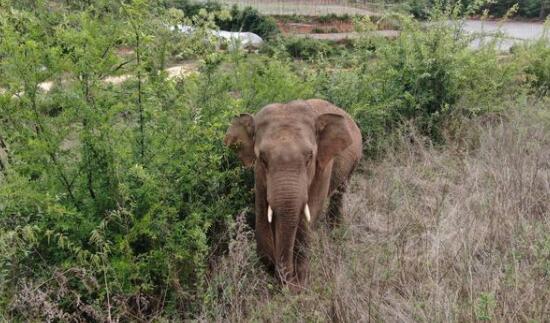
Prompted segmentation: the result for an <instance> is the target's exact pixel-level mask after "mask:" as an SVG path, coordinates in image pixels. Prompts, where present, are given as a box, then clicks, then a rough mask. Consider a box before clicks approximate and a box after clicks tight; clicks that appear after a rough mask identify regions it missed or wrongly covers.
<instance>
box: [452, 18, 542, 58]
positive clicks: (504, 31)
mask: <svg viewBox="0 0 550 323" xmlns="http://www.w3.org/2000/svg"><path fill="white" fill-rule="evenodd" d="M463 28H464V31H466V32H468V33H472V34H483V35H486V36H484V37H481V38H479V39H477V40H475V41H474V42H473V43H472V47H479V46H480V43H481V42H482V41H488V40H493V39H494V38H495V37H496V36H498V35H500V36H501V37H502V38H501V39H500V40H499V43H498V47H499V48H500V49H501V50H504V51H507V50H509V49H510V48H511V47H512V46H513V45H515V44H519V43H524V42H526V41H533V40H538V39H540V38H541V37H545V38H546V39H548V40H549V41H550V34H549V33H548V32H546V33H545V32H544V25H543V24H542V23H536V22H518V21H509V22H504V23H500V22H497V21H480V20H466V21H465V22H464V25H463Z"/></svg>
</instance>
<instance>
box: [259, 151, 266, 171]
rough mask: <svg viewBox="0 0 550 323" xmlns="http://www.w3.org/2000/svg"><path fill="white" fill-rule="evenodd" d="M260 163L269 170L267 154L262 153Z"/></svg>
mask: <svg viewBox="0 0 550 323" xmlns="http://www.w3.org/2000/svg"><path fill="white" fill-rule="evenodd" d="M260 162H261V163H262V165H263V166H264V167H265V168H267V158H265V154H262V153H260Z"/></svg>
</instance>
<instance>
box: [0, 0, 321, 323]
mask: <svg viewBox="0 0 550 323" xmlns="http://www.w3.org/2000/svg"><path fill="white" fill-rule="evenodd" d="M149 5H150V4H149V3H147V2H145V1H136V2H134V3H133V4H132V5H125V6H123V7H122V10H123V11H122V13H121V14H120V16H118V15H117V16H116V17H115V16H112V15H109V14H105V13H101V14H98V13H97V12H95V11H94V10H93V8H90V9H87V10H85V11H82V12H71V13H70V14H67V15H66V16H65V17H62V18H61V19H60V22H61V23H60V24H59V25H56V26H49V27H50V28H45V27H48V25H47V24H48V23H49V22H48V21H42V20H40V13H43V12H46V10H48V7H47V6H43V7H39V8H36V10H35V11H32V12H31V11H28V12H27V11H10V10H6V11H4V10H2V11H0V12H1V13H0V29H1V30H2V31H3V37H2V38H1V39H0V57H3V59H2V61H1V62H0V71H1V73H2V75H3V79H4V81H5V84H6V85H7V86H6V91H5V93H4V92H2V94H1V95H0V97H1V100H0V103H1V105H0V137H1V138H2V139H3V140H5V142H6V143H7V144H8V146H9V147H10V150H9V154H10V156H9V159H10V164H9V166H8V167H7V169H2V170H1V173H2V174H1V175H0V281H1V284H0V286H1V287H0V313H2V316H1V317H2V319H6V320H9V321H12V320H15V321H26V320H31V321H32V320H64V319H66V318H68V317H75V318H80V319H82V318H87V319H89V320H97V321H106V320H107V317H108V315H113V316H114V317H121V318H127V319H130V318H135V317H141V318H146V317H149V318H150V317H152V316H153V315H154V313H155V311H157V310H159V309H160V306H162V310H163V311H164V313H165V315H166V316H170V315H172V314H174V315H180V314H181V313H193V311H194V309H196V308H197V307H198V306H199V305H200V304H201V303H202V302H203V299H202V298H203V297H206V295H205V294H203V293H201V291H202V290H203V288H204V283H205V279H206V276H205V275H206V270H207V265H208V259H209V256H210V255H211V253H212V252H213V250H216V247H217V246H218V245H221V244H223V243H224V242H223V240H222V239H223V237H225V236H224V235H223V234H222V233H223V232H224V231H225V230H226V228H227V226H228V225H230V224H231V223H232V221H233V220H232V217H233V216H234V215H235V214H238V213H241V212H242V211H243V210H246V209H248V208H249V207H250V205H251V202H252V185H253V181H252V174H251V172H250V171H246V170H244V169H243V168H242V167H240V163H238V161H237V158H236V157H235V156H234V155H232V154H231V153H230V152H229V151H228V150H227V149H226V147H225V146H223V136H224V133H225V131H226V128H227V125H228V122H229V121H230V120H231V118H232V117H233V116H234V115H238V114H239V113H242V112H254V111H256V110H257V109H259V108H261V107H262V106H263V105H266V104H267V103H270V102H274V101H281V102H283V101H289V100H292V99H296V98H307V97H311V96H312V92H313V91H312V87H311V86H309V85H308V84H307V83H305V82H303V78H302V76H300V75H299V74H297V73H295V72H294V71H293V70H292V69H290V68H289V67H288V66H286V65H285V62H280V61H277V60H270V59H260V60H254V59H252V60H250V61H248V59H247V58H246V57H242V56H240V54H238V53H234V54H232V55H234V56H220V55H218V54H216V53H211V52H210V53H207V52H203V53H202V54H201V57H203V58H204V63H203V65H202V68H201V73H200V74H198V75H194V76H189V77H187V78H186V79H185V80H182V81H175V80H167V79H166V74H165V73H162V72H161V70H160V68H162V64H161V62H162V61H164V60H165V59H166V57H164V56H165V55H167V53H168V51H166V50H165V48H164V46H162V44H164V43H165V42H169V39H170V38H169V35H166V34H165V31H164V30H162V28H158V25H159V24H161V23H162V21H163V19H164V18H162V17H158V16H154V15H151V14H150V13H151V8H150V7H149ZM161 18H162V19H161ZM121 19H122V20H121ZM22 24H23V25H24V26H25V28H17V26H21V25H22ZM44 30H53V32H52V33H51V34H45V33H44V32H43V31H44ZM119 45H120V46H125V47H131V48H132V49H133V54H132V55H133V57H132V59H131V61H130V62H128V61H124V59H125V58H123V57H121V56H119V55H117V46H119ZM206 50H207V49H206ZM226 66H232V68H231V69H227V68H226ZM120 68H123V69H124V73H127V74H131V75H133V77H132V78H130V79H129V80H128V81H127V82H125V83H123V84H122V85H112V84H109V83H105V82H103V81H102V80H103V78H104V77H105V76H106V75H109V74H110V73H112V72H113V71H118V70H119V69H120ZM46 80H56V82H55V85H54V88H53V89H52V91H51V92H50V93H45V92H44V91H42V90H40V88H39V87H38V84H39V83H40V82H43V81H46ZM15 93H18V94H17V96H16V97H13V96H14V94H15ZM59 291H61V292H59ZM33 293H34V294H33ZM36 295H41V296H40V297H39V298H36ZM75 299H78V300H79V303H75V302H74V300H75ZM107 304H110V305H111V306H113V308H112V310H111V309H109V307H108V305H107ZM138 309H141V311H138ZM176 317H181V316H176Z"/></svg>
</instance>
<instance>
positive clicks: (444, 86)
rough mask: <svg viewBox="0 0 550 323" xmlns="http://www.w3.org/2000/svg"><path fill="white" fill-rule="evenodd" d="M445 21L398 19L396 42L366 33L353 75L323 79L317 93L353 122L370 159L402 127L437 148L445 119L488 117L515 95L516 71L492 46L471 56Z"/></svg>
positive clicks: (461, 37) (465, 40)
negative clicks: (409, 126)
mask: <svg viewBox="0 0 550 323" xmlns="http://www.w3.org/2000/svg"><path fill="white" fill-rule="evenodd" d="M445 17H447V16H446V15H445V14H443V15H442V16H441V18H440V19H441V20H433V21H432V23H431V24H430V27H429V28H424V27H423V26H422V25H421V24H420V23H418V22H415V21H412V20H409V19H408V18H407V17H401V21H402V23H401V24H402V31H401V33H400V35H399V36H398V37H397V39H396V40H395V41H391V42H388V41H386V40H385V39H381V38H377V37H376V36H369V34H366V36H365V37H363V38H362V39H360V40H359V42H358V43H357V44H356V56H357V58H356V63H355V64H356V67H355V69H354V70H341V71H337V72H335V73H332V72H331V73H328V75H327V76H326V77H324V78H322V79H321V80H320V82H319V87H320V89H319V90H320V93H321V94H322V95H323V96H325V97H326V98H327V99H329V101H332V102H334V103H335V104H337V105H339V106H343V107H345V108H346V109H348V110H349V111H350V112H351V113H352V114H353V115H354V116H355V117H356V120H357V121H358V123H359V124H360V126H361V128H362V129H363V131H364V132H365V134H366V137H367V138H369V140H371V141H372V145H371V146H370V148H371V149H372V151H371V152H375V151H376V150H377V149H378V148H377V147H378V145H382V146H383V145H384V144H383V138H385V137H386V136H387V133H388V131H389V132H391V131H393V129H396V128H397V127H398V126H399V124H401V123H402V122H403V121H405V120H415V123H416V124H417V126H418V127H419V129H420V130H421V131H422V132H423V134H426V135H429V136H431V137H432V138H434V139H436V141H437V140H440V139H442V138H441V134H440V126H441V125H442V124H443V123H445V120H448V118H452V117H454V116H456V115H457V114H460V115H475V114H479V113H483V112H486V111H490V110H491V108H492V106H493V105H494V104H493V103H494V102H495V100H497V98H499V96H500V95H503V94H504V93H508V94H511V92H508V90H509V89H511V88H513V86H514V85H515V79H514V77H515V75H516V74H517V70H518V67H517V66H516V64H515V63H514V62H510V63H508V64H502V61H501V60H500V59H499V58H498V54H497V51H498V50H497V47H496V46H497V45H498V43H495V42H492V43H491V42H490V43H486V44H484V45H483V46H481V48H479V49H477V50H473V49H472V48H471V47H470V45H469V44H470V42H471V40H472V39H471V38H470V37H469V36H467V35H462V34H461V33H460V28H461V26H460V24H456V25H452V24H449V23H448V22H446V19H447V18H445ZM367 25H368V23H367ZM366 28H374V27H368V26H367V27H366ZM357 71H360V72H359V73H357Z"/></svg>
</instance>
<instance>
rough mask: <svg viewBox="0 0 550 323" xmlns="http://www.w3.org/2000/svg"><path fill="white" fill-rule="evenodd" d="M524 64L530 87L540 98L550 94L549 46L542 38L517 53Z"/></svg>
mask: <svg viewBox="0 0 550 323" xmlns="http://www.w3.org/2000/svg"><path fill="white" fill-rule="evenodd" d="M517 55H518V56H520V59H523V60H524V61H525V62H526V67H525V73H526V75H527V81H528V83H529V84H530V86H531V87H532V88H533V89H534V91H535V92H537V93H538V94H539V95H540V96H546V95H549V94H550V44H549V43H548V41H546V40H545V39H544V38H541V39H540V40H539V41H537V42H535V43H533V44H528V45H526V46H525V47H524V48H521V49H520V50H519V53H517Z"/></svg>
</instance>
